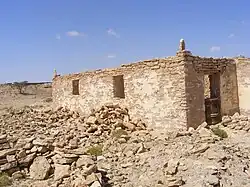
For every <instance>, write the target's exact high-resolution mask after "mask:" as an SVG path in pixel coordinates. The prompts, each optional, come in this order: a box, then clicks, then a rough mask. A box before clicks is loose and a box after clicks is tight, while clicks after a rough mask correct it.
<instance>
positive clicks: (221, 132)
mask: <svg viewBox="0 0 250 187" xmlns="http://www.w3.org/2000/svg"><path fill="white" fill-rule="evenodd" d="M212 131H213V133H214V134H215V135H217V136H219V137H221V138H227V137H228V135H227V132H226V131H224V130H223V129H220V128H219V127H215V128H212Z"/></svg>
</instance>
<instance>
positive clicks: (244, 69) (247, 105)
mask: <svg viewBox="0 0 250 187" xmlns="http://www.w3.org/2000/svg"><path fill="white" fill-rule="evenodd" d="M236 65H237V77H238V87H239V101H240V104H239V105H240V111H241V114H244V115H250V58H236Z"/></svg>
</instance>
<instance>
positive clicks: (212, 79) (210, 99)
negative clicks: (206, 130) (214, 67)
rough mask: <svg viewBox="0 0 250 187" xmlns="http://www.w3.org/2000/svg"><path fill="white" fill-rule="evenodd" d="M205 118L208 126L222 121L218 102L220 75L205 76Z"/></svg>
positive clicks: (219, 102) (219, 101)
mask: <svg viewBox="0 0 250 187" xmlns="http://www.w3.org/2000/svg"><path fill="white" fill-rule="evenodd" d="M204 82H205V90H204V94H205V116H206V122H207V124H209V125H214V124H217V123H219V122H221V120H222V116H221V100H220V74H219V73H214V74H210V75H206V76H205V79H204Z"/></svg>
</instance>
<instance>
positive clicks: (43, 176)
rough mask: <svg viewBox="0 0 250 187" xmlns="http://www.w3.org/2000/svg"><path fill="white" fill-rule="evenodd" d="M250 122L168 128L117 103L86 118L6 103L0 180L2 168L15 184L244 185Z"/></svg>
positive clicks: (0, 124) (248, 177) (0, 131)
mask: <svg viewBox="0 0 250 187" xmlns="http://www.w3.org/2000/svg"><path fill="white" fill-rule="evenodd" d="M248 126H249V118H248V117H246V116H242V115H239V114H238V113H236V114H235V115H233V116H231V117H229V116H225V117H223V120H222V122H221V123H219V124H217V125H214V126H208V125H207V124H206V123H203V124H201V125H200V126H199V127H198V128H197V129H193V128H189V129H188V130H187V131H182V132H171V133H168V132H159V131H154V130H150V129H148V128H147V127H146V125H145V124H144V123H143V122H142V121H141V120H138V119H131V117H130V116H129V112H128V110H127V109H125V108H121V107H119V106H118V105H107V106H103V107H101V108H100V109H99V110H96V111H92V114H91V115H90V116H88V117H82V116H81V115H79V113H77V112H73V111H70V110H68V109H66V108H58V109H57V110H55V111H53V110H51V109H44V110H35V109H33V108H32V107H25V108H23V109H21V110H13V109H11V110H9V111H8V112H7V113H6V114H4V115H1V116H0V170H1V172H2V173H1V175H0V186H1V181H2V176H5V175H3V174H7V175H8V176H9V177H8V178H9V180H10V181H11V185H12V187H152V186H154V187H225V186H226V187H247V186H250V185H249V184H250V168H249V167H250V158H249V155H250V147H249V144H250V136H249V133H250V132H249V129H248ZM5 178H6V176H5ZM8 184H9V181H8Z"/></svg>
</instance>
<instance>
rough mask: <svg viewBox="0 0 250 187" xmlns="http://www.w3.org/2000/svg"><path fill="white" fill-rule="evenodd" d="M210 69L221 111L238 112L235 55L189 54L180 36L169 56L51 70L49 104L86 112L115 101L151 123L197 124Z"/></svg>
mask: <svg viewBox="0 0 250 187" xmlns="http://www.w3.org/2000/svg"><path fill="white" fill-rule="evenodd" d="M214 73H217V74H218V75H219V76H218V79H216V80H217V82H216V81H215V82H216V83H215V84H217V85H218V86H219V93H220V100H221V114H222V115H232V114H234V113H235V112H239V98H238V86H237V74H236V63H235V60H234V59H228V58H216V59H214V58H203V57H199V56H193V55H192V53H191V52H189V51H187V50H186V49H185V42H184V40H181V42H180V47H179V50H178V52H177V54H176V56H173V57H167V58H162V59H151V60H145V61H140V62H137V63H132V64H126V65H121V67H119V68H115V69H103V70H96V71H89V72H84V73H78V74H69V75H63V76H60V75H56V76H54V78H53V83H52V96H53V105H54V107H61V106H62V107H67V108H69V109H71V110H77V111H79V112H81V113H83V114H85V115H88V114H91V112H92V111H93V109H96V108H99V107H101V106H103V105H105V104H109V103H110V104H111V103H112V104H119V105H120V106H122V107H126V108H128V109H129V111H130V116H132V117H138V118H141V119H143V120H144V122H145V123H147V124H148V125H149V127H151V128H155V129H161V130H174V129H175V130H176V129H187V128H188V127H194V128H196V127H198V126H199V125H200V124H201V123H202V122H204V121H205V120H206V119H205V105H204V98H205V97H204V95H205V94H204V89H205V84H204V82H205V81H204V76H205V75H208V74H214Z"/></svg>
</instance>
